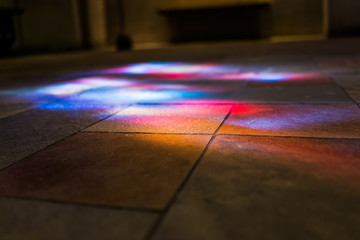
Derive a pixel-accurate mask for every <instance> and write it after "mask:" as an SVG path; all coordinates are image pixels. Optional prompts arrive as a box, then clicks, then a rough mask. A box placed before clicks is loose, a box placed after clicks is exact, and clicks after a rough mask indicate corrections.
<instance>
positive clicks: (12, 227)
mask: <svg viewBox="0 0 360 240" xmlns="http://www.w3.org/2000/svg"><path fill="white" fill-rule="evenodd" d="M0 212H1V214H0V226H1V227H0V236H1V239H2V240H20V239H27V240H48V239H53V240H68V239H87V240H91V239H93V240H97V239H106V240H111V239H113V240H115V239H129V240H141V239H143V237H144V236H145V235H146V233H147V231H148V230H149V229H150V228H151V226H152V225H153V224H154V221H156V218H157V214H155V213H149V212H138V211H127V210H117V209H102V208H94V207H90V206H81V205H64V204H59V203H50V202H44V201H33V200H22V199H12V198H0Z"/></svg>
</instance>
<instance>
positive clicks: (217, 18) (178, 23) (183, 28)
mask: <svg viewBox="0 0 360 240" xmlns="http://www.w3.org/2000/svg"><path fill="white" fill-rule="evenodd" d="M271 3H272V0H171V1H169V0H163V2H162V3H161V5H160V9H159V13H160V14H162V15H164V16H166V17H167V19H168V21H169V23H170V27H171V36H172V40H173V41H174V42H177V41H206V40H230V39H243V38H263V37H268V36H269V35H270V26H271V24H270V22H271V17H270V6H271Z"/></svg>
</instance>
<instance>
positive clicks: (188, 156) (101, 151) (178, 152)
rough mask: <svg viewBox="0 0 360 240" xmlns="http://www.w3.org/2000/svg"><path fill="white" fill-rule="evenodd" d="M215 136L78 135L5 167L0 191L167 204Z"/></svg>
mask: <svg viewBox="0 0 360 240" xmlns="http://www.w3.org/2000/svg"><path fill="white" fill-rule="evenodd" d="M210 137H211V136H195V135H187V136H185V135H176V136H173V135H156V134H140V135H138V134H129V135H128V134H117V133H105V134H104V133H82V134H78V135H74V136H73V137H71V138H68V139H66V140H64V141H62V142H60V143H58V144H56V145H53V146H52V147H50V148H47V149H46V150H43V151H41V152H39V153H37V154H35V155H33V156H31V157H29V158H26V159H24V160H23V161H21V162H19V163H17V164H14V165H13V166H11V167H9V168H6V169H4V170H2V171H0V195H5V196H17V197H31V198H39V199H53V200H58V201H67V202H79V203H89V204H100V205H111V206H123V207H134V208H148V209H163V208H164V207H165V206H166V204H167V203H168V201H169V200H170V199H171V197H172V196H173V194H174V193H175V191H176V190H177V188H178V187H179V185H180V184H181V183H182V181H183V180H184V178H185V177H186V175H187V174H188V172H189V171H190V169H191V168H192V166H193V164H194V163H195V162H196V160H197V159H198V157H199V156H200V154H201V153H202V151H203V150H204V148H205V146H206V144H207V143H208V141H209V140H210Z"/></svg>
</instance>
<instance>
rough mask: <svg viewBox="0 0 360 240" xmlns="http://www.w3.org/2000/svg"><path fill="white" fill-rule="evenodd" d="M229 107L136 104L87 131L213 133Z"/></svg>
mask: <svg viewBox="0 0 360 240" xmlns="http://www.w3.org/2000/svg"><path fill="white" fill-rule="evenodd" d="M229 111H230V106H226V105H225V106H221V105H217V106H213V105H201V106H200V105H143V106H132V107H129V108H128V109H125V110H124V111H121V112H119V113H118V114H116V115H114V116H112V117H110V118H108V119H106V120H104V121H102V122H99V123H97V124H95V125H93V126H91V127H90V128H87V129H86V130H85V131H100V132H144V133H202V134H213V133H214V132H215V131H216V129H217V128H218V127H219V126H220V124H221V123H222V121H223V120H224V118H225V116H226V115H227V114H228V112H229Z"/></svg>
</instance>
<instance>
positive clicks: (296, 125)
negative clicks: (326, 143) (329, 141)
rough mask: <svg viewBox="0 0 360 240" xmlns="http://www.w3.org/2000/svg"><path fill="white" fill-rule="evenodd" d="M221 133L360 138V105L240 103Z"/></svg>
mask: <svg viewBox="0 0 360 240" xmlns="http://www.w3.org/2000/svg"><path fill="white" fill-rule="evenodd" d="M219 133H220V134H241V135H266V136H297V137H325V138H360V109H359V108H358V107H357V106H356V105H355V104H346V105H344V104H339V105H238V106H237V107H235V108H234V109H233V110H232V113H231V115H230V117H229V118H228V119H227V121H226V122H225V124H224V125H223V126H222V128H221V129H220V131H219Z"/></svg>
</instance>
